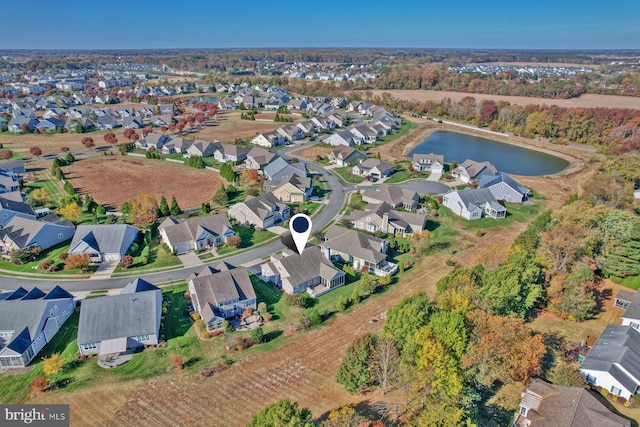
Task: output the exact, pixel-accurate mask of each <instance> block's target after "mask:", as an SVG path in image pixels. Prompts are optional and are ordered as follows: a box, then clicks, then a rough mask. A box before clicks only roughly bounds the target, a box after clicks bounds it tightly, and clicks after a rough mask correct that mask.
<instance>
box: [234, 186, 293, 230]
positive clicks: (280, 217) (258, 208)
mask: <svg viewBox="0 0 640 427" xmlns="http://www.w3.org/2000/svg"><path fill="white" fill-rule="evenodd" d="M290 214H291V209H290V208H289V206H288V205H286V204H285V203H283V202H281V201H280V200H278V198H277V197H276V196H274V195H273V193H264V194H263V195H261V196H258V197H253V196H247V198H246V199H245V201H244V202H240V203H236V204H235V205H232V206H231V207H230V208H229V212H228V215H229V218H231V219H235V220H236V221H238V223H240V225H244V226H248V225H255V226H256V227H260V228H268V227H272V226H274V225H279V224H282V223H283V222H284V221H286V220H287V219H289V216H290Z"/></svg>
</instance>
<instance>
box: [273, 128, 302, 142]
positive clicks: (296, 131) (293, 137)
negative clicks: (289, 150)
mask: <svg viewBox="0 0 640 427" xmlns="http://www.w3.org/2000/svg"><path fill="white" fill-rule="evenodd" d="M276 132H278V133H279V134H280V135H282V136H283V137H284V138H285V139H286V140H288V141H291V142H293V141H297V140H299V139H303V138H304V132H303V130H302V129H300V128H299V127H298V126H297V125H294V124H289V125H284V126H280V127H279V128H278V129H276Z"/></svg>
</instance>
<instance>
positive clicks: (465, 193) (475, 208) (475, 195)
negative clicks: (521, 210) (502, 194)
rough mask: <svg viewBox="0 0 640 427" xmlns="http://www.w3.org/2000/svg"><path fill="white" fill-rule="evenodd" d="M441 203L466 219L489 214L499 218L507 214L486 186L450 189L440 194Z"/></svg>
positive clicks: (474, 218) (478, 217)
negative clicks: (473, 188) (474, 188)
mask: <svg viewBox="0 0 640 427" xmlns="http://www.w3.org/2000/svg"><path fill="white" fill-rule="evenodd" d="M442 205H443V206H445V207H447V208H449V209H451V211H452V212H453V213H454V214H456V215H458V216H461V217H463V218H465V219H468V220H476V219H480V218H482V217H484V216H490V217H491V218H494V219H500V218H504V217H505V216H507V209H506V208H505V207H504V206H502V205H501V204H500V203H498V201H497V200H496V199H495V197H493V194H491V191H489V190H488V189H486V188H478V189H476V190H472V189H470V188H465V189H464V190H456V191H450V192H449V193H446V194H445V195H443V196H442Z"/></svg>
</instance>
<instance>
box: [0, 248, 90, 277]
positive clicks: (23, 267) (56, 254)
mask: <svg viewBox="0 0 640 427" xmlns="http://www.w3.org/2000/svg"><path fill="white" fill-rule="evenodd" d="M69 245H70V242H69V241H67V242H64V243H60V244H58V245H56V246H53V247H51V248H49V249H47V250H45V251H42V252H41V253H40V255H38V256H37V257H36V259H35V261H31V262H28V263H26V264H19V265H15V264H13V263H12V262H11V261H7V260H5V259H0V269H3V270H11V271H15V272H22V273H38V274H52V275H55V274H86V273H82V272H81V271H80V270H77V269H74V270H64V261H62V260H61V259H60V254H61V253H63V252H69ZM47 259H50V260H52V261H53V264H52V265H55V266H56V268H57V269H58V271H55V272H46V271H41V270H37V269H36V267H37V266H38V264H40V263H41V262H42V261H44V260H47ZM92 270H95V268H92Z"/></svg>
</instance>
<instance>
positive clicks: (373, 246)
mask: <svg viewBox="0 0 640 427" xmlns="http://www.w3.org/2000/svg"><path fill="white" fill-rule="evenodd" d="M320 248H321V249H322V252H323V254H324V256H325V257H326V258H327V259H329V260H331V261H337V262H342V263H346V264H349V265H351V266H353V268H355V269H356V270H363V271H368V272H370V273H372V274H375V275H378V276H386V275H387V274H389V275H393V274H395V273H396V272H397V271H398V266H397V265H396V264H394V263H391V262H389V261H387V248H388V246H387V242H386V240H384V239H380V238H378V237H374V236H371V235H369V234H366V233H362V232H360V231H356V230H350V229H348V228H344V227H338V226H336V225H332V226H331V227H329V228H328V229H327V232H326V233H325V236H324V241H323V242H322V243H321V244H320Z"/></svg>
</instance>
